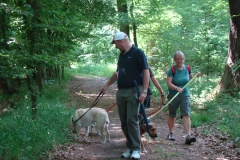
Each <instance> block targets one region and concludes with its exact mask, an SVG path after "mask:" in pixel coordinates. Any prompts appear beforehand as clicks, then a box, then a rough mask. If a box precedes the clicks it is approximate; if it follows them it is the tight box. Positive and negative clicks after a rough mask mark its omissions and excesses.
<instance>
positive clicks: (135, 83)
mask: <svg viewBox="0 0 240 160" xmlns="http://www.w3.org/2000/svg"><path fill="white" fill-rule="evenodd" d="M134 85H135V87H136V88H137V93H138V97H140V92H139V89H138V85H137V82H136V81H135V80H134ZM139 105H140V107H141V109H142V111H143V118H144V121H145V123H146V126H147V130H148V135H149V136H150V137H151V138H152V135H151V133H150V130H149V125H148V119H147V116H146V112H145V107H144V104H140V103H139Z"/></svg>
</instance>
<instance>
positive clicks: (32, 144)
mask: <svg viewBox="0 0 240 160" xmlns="http://www.w3.org/2000/svg"><path fill="white" fill-rule="evenodd" d="M63 90H64V89H63V88H62V87H60V86H57V85H52V86H49V87H46V90H45V92H44V93H43V94H41V95H39V97H38V111H37V112H38V119H37V120H36V121H33V120H32V117H31V116H32V115H31V111H32V109H31V107H30V104H29V99H27V98H26V101H24V102H22V103H21V104H20V105H19V106H17V109H8V112H6V113H4V114H3V115H2V117H1V118H0V135H1V136H0V157H1V159H14V160H15V159H31V160H35V159H47V158H46V156H47V155H46V151H48V150H51V149H53V147H54V146H56V145H59V144H63V143H70V142H69V137H68V134H69V130H68V128H67V126H68V120H67V119H69V117H70V115H71V114H72V113H73V111H72V110H71V109H69V108H67V107H66V106H65V105H64V100H65V99H66V98H67V95H66V93H65V92H64V91H63ZM25 97H27V95H26V96H25ZM66 120H67V121H66Z"/></svg>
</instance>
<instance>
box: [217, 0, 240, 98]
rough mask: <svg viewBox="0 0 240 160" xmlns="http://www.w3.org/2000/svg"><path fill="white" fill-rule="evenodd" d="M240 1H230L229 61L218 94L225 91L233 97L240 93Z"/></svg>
mask: <svg viewBox="0 0 240 160" xmlns="http://www.w3.org/2000/svg"><path fill="white" fill-rule="evenodd" d="M239 8H240V1H239V0H229V11H230V16H231V18H230V32H229V47H228V59H227V64H226V66H225V70H224V74H223V77H222V79H221V81H220V83H219V85H218V92H220V91H225V92H227V93H229V94H231V95H233V96H236V94H237V93H238V92H239V91H240V86H239V81H240V61H239V58H240V9H239Z"/></svg>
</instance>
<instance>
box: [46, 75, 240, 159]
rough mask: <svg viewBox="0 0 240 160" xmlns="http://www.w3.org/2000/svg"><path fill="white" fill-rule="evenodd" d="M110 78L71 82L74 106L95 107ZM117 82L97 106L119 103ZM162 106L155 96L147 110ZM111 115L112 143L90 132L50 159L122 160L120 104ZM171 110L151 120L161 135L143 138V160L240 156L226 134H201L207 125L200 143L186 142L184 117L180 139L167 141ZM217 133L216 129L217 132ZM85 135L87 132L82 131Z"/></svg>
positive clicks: (178, 126)
mask: <svg viewBox="0 0 240 160" xmlns="http://www.w3.org/2000/svg"><path fill="white" fill-rule="evenodd" d="M106 81H107V79H105V78H101V77H93V78H86V77H79V76H78V77H75V78H74V79H73V80H72V81H70V82H69V84H68V89H69V95H70V96H69V103H70V106H76V109H77V108H87V107H89V106H91V104H92V103H93V101H94V100H95V98H96V97H97V95H98V94H99V91H100V89H101V88H102V87H103V85H104V84H105V83H106ZM116 91H117V87H116V85H112V86H110V87H109V89H108V92H107V93H106V94H105V95H104V97H103V98H102V99H101V100H100V101H99V103H98V104H97V106H96V107H100V108H104V109H109V107H110V106H112V105H113V104H114V103H115V93H116ZM158 106H159V103H158V100H157V99H152V101H151V108H149V109H147V113H153V112H154V111H155V110H156V109H157V107H158ZM108 114H109V118H110V126H109V131H110V137H111V140H110V142H107V143H106V144H104V145H103V144H101V143H100V137H99V136H98V135H97V133H96V131H95V130H93V133H91V134H90V136H89V138H88V140H87V141H86V142H83V141H73V143H72V144H68V145H64V146H58V147H57V148H56V150H55V151H54V152H53V153H51V154H50V155H49V157H50V159H69V160H75V159H81V160H113V159H114V160H118V159H122V158H120V157H121V154H122V152H123V151H124V150H125V138H124V135H123V133H122V131H121V127H120V121H119V117H118V111H117V106H114V107H113V108H112V109H110V111H109V112H108ZM166 120H167V112H161V113H159V114H157V115H156V116H154V117H153V118H152V119H151V122H154V123H155V124H156V125H157V132H158V137H157V138H156V139H155V140H154V141H153V140H151V138H149V136H148V135H147V134H145V136H144V137H142V139H143V141H144V144H145V148H146V150H147V151H148V153H142V154H141V160H208V159H209V160H210V159H218V160H224V159H240V156H239V155H240V150H236V149H234V150H233V149H232V150H231V146H232V145H233V144H228V147H227V142H225V143H224V142H222V143H220V141H219V140H221V138H222V135H219V134H218V136H216V135H209V136H201V134H200V131H199V130H202V129H203V128H197V129H195V131H194V134H195V135H196V137H197V142H196V143H194V144H192V145H185V144H184V138H183V137H182V136H183V135H184V133H183V126H182V124H181V119H178V120H177V122H178V124H176V126H175V136H176V141H174V142H172V141H168V140H166V137H167V134H168V128H167V121H166ZM214 133H215V132H214ZM81 135H82V136H83V135H84V130H82V133H81Z"/></svg>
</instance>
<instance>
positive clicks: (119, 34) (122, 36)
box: [111, 32, 128, 44]
mask: <svg viewBox="0 0 240 160" xmlns="http://www.w3.org/2000/svg"><path fill="white" fill-rule="evenodd" d="M124 39H128V35H127V34H126V33H124V32H117V33H115V35H114V36H113V40H112V42H111V44H115V41H118V40H124Z"/></svg>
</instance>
